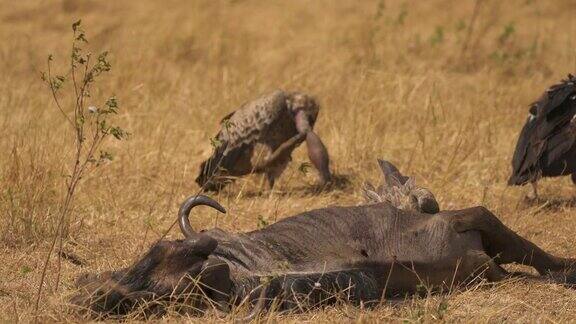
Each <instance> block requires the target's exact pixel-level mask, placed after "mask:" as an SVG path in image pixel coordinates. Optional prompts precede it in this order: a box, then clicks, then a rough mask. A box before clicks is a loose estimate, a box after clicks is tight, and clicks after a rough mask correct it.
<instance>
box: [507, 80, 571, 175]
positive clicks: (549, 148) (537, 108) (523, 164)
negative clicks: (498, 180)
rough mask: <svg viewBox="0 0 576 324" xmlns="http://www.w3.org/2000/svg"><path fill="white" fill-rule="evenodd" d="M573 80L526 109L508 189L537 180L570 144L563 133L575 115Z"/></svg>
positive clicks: (552, 90) (563, 81)
mask: <svg viewBox="0 0 576 324" xmlns="http://www.w3.org/2000/svg"><path fill="white" fill-rule="evenodd" d="M575 94H576V78H574V77H573V76H572V75H569V76H568V79H566V80H562V82H561V83H559V84H555V85H553V86H552V87H550V88H549V89H548V90H547V91H546V92H545V93H544V94H543V95H542V97H541V98H540V99H539V100H538V101H536V102H535V103H533V104H532V105H531V107H530V116H529V117H528V120H527V121H526V124H525V125H524V127H523V128H522V131H521V132H520V136H519V138H518V143H517V144H516V149H515V151H514V157H513V158H512V176H511V177H510V179H509V180H508V184H510V185H522V184H524V183H526V182H528V181H532V180H535V179H537V178H538V177H539V175H540V171H541V169H542V168H543V167H547V166H550V165H551V164H552V163H554V162H555V161H557V160H558V159H559V158H561V157H562V155H564V154H565V153H566V152H567V151H568V150H569V149H570V148H571V147H572V145H573V144H574V138H573V137H572V136H568V134H567V133H566V132H565V131H564V129H565V128H566V126H567V125H568V124H569V122H570V120H571V119H572V117H573V116H574V114H575V113H576V100H575V99H576V97H575Z"/></svg>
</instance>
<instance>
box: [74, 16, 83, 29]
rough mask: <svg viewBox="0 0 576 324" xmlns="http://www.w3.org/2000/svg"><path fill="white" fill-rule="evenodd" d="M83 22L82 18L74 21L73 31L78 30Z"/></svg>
mask: <svg viewBox="0 0 576 324" xmlns="http://www.w3.org/2000/svg"><path fill="white" fill-rule="evenodd" d="M81 23H82V19H79V20H78V21H76V22H74V23H73V24H72V30H73V31H77V30H78V27H80V24H81Z"/></svg>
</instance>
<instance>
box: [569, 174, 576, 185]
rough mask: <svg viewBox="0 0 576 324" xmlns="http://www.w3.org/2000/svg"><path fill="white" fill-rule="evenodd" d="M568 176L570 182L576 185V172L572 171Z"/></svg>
mask: <svg viewBox="0 0 576 324" xmlns="http://www.w3.org/2000/svg"><path fill="white" fill-rule="evenodd" d="M570 178H572V183H573V184H575V185H576V172H574V173H572V175H571V176H570Z"/></svg>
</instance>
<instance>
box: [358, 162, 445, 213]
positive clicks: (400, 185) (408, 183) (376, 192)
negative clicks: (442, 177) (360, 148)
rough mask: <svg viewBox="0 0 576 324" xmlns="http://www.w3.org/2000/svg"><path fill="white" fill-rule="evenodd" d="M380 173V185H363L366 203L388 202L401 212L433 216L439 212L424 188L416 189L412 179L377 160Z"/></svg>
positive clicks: (429, 192)
mask: <svg viewBox="0 0 576 324" xmlns="http://www.w3.org/2000/svg"><path fill="white" fill-rule="evenodd" d="M378 164H379V166H380V170H381V171H382V176H383V178H382V180H383V181H382V185H380V186H379V187H378V188H374V186H373V185H372V184H370V183H369V182H366V183H365V184H364V188H363V189H364V198H365V200H366V202H367V203H379V202H388V203H390V204H392V205H393V206H394V207H396V208H398V209H403V210H413V211H418V212H422V213H428V214H435V213H438V212H439V211H440V207H439V205H438V201H437V200H436V198H435V197H434V194H432V192H431V191H430V190H428V189H426V188H422V187H418V186H417V185H416V182H415V181H414V179H412V178H409V177H407V176H404V175H402V173H400V171H399V170H398V168H396V166H394V165H393V164H392V163H390V162H388V161H385V160H380V159H378Z"/></svg>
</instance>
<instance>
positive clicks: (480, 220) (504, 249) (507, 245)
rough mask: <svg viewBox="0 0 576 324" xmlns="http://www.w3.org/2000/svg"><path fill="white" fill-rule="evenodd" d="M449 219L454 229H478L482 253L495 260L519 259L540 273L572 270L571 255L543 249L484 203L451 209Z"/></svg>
mask: <svg viewBox="0 0 576 324" xmlns="http://www.w3.org/2000/svg"><path fill="white" fill-rule="evenodd" d="M451 222H452V225H453V227H454V229H455V230H456V231H458V232H465V231H478V232H480V234H481V236H482V244H483V246H484V250H485V252H486V254H487V255H488V256H490V257H491V258H493V259H494V261H495V262H496V263H497V264H506V263H520V264H524V265H528V266H532V267H534V268H536V270H537V271H538V273H540V274H541V275H544V274H547V273H549V272H566V271H568V272H573V271H574V270H575V267H576V260H575V259H569V258H560V257H556V256H553V255H551V254H549V253H547V252H545V251H544V250H542V249H540V248H539V247H538V246H536V245H535V244H534V243H532V242H530V241H528V240H526V239H524V238H523V237H521V236H520V235H518V234H516V233H515V232H514V231H512V230H511V229H509V228H508V227H506V226H505V225H504V224H503V223H502V222H501V221H500V220H499V219H498V218H497V217H496V216H495V215H494V214H492V213H491V212H490V211H489V210H487V209H486V208H484V207H473V208H468V209H463V210H459V211H454V214H452V219H451Z"/></svg>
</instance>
